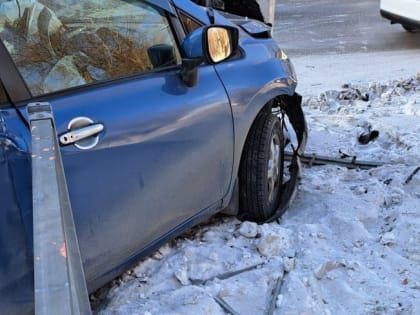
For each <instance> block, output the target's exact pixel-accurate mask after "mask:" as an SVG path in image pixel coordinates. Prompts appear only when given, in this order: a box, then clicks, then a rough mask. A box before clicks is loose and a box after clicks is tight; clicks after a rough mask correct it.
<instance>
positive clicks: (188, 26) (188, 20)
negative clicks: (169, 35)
mask: <svg viewBox="0 0 420 315" xmlns="http://www.w3.org/2000/svg"><path fill="white" fill-rule="evenodd" d="M179 17H180V19H181V23H182V26H183V27H184V31H185V33H187V34H189V33H191V32H192V31H194V30H195V29H196V28H199V27H200V26H201V24H200V23H199V22H197V21H196V20H194V19H193V18H192V17H190V16H188V15H187V14H185V13H184V12H182V11H179Z"/></svg>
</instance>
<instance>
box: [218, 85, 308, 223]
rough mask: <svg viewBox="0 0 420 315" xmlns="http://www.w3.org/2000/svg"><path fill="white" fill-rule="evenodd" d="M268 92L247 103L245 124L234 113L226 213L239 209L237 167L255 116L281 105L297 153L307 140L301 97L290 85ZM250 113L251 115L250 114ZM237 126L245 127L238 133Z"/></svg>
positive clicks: (236, 211) (302, 148) (224, 205)
mask: <svg viewBox="0 0 420 315" xmlns="http://www.w3.org/2000/svg"><path fill="white" fill-rule="evenodd" d="M270 92H272V93H267V94H265V96H267V97H265V98H260V99H259V101H260V102H259V103H255V104H254V106H253V104H252V103H250V104H249V105H248V109H247V110H248V111H251V114H250V115H249V116H246V117H251V119H249V120H248V121H247V124H246V126H238V125H237V123H238V124H239V123H242V124H245V123H244V122H243V121H242V122H241V121H240V118H239V117H236V120H235V115H234V125H235V159H234V165H233V172H232V177H233V179H232V183H231V186H230V190H229V192H228V194H227V195H226V197H225V198H224V199H223V208H224V212H225V213H227V214H232V215H236V214H237V213H238V209H239V178H238V174H239V169H240V165H241V160H242V156H243V153H244V152H243V151H244V147H245V143H246V140H247V139H248V137H249V134H250V131H251V129H252V128H253V126H254V124H255V122H256V120H257V117H258V115H259V114H261V113H262V112H264V111H270V112H271V110H272V108H275V107H282V109H284V111H285V112H286V113H287V114H288V116H289V119H290V117H292V118H291V119H290V122H291V124H292V125H293V128H294V131H295V133H296V136H297V139H298V141H299V146H298V148H297V149H296V153H297V154H301V153H303V151H304V149H305V146H306V141H307V133H308V132H307V125H306V120H305V117H304V114H303V111H302V108H301V102H302V97H301V96H300V95H299V94H297V93H295V92H294V88H292V87H290V86H289V87H287V88H285V87H283V88H279V89H273V90H271V91H270ZM251 115H252V116H251ZM239 127H242V128H245V129H242V130H244V131H242V134H239V133H240V132H241V131H240V130H238V128H239Z"/></svg>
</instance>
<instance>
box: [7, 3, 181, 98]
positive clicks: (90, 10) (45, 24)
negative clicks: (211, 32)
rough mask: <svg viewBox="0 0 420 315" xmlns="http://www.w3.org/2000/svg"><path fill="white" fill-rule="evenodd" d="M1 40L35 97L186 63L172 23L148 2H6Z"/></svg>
mask: <svg viewBox="0 0 420 315" xmlns="http://www.w3.org/2000/svg"><path fill="white" fill-rule="evenodd" d="M0 38H1V39H2V41H3V43H4V44H5V46H6V47H7V49H8V51H9V53H10V55H11V56H12V58H13V60H14V61H15V63H16V65H17V67H18V69H19V71H20V73H21V75H22V77H23V78H24V80H25V82H26V84H27V86H28V87H29V89H30V91H31V93H32V95H34V96H37V95H41V94H46V93H51V92H55V91H58V90H63V89H68V88H71V87H75V86H81V85H85V84H89V83H93V82H97V81H104V80H110V79H113V78H118V77H122V76H126V75H131V74H136V73H142V72H147V71H151V70H153V69H156V68H161V67H167V66H172V65H176V64H179V63H180V56H179V52H178V48H177V45H176V41H175V39H174V37H173V34H172V31H171V28H170V25H169V22H168V19H167V18H166V16H165V15H164V13H163V12H161V11H160V10H159V9H157V8H155V7H153V6H151V5H150V4H147V3H145V2H143V1H122V0H101V1H99V0H84V1H75V0H62V1H58V0H44V1H43V0H38V1H31V0H25V1H23V0H20V1H19V0H15V1H6V2H4V1H1V2H0Z"/></svg>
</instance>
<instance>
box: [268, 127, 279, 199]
mask: <svg viewBox="0 0 420 315" xmlns="http://www.w3.org/2000/svg"><path fill="white" fill-rule="evenodd" d="M279 177H280V137H279V136H278V135H277V134H273V135H272V136H271V140H270V158H269V160H268V167H267V189H268V201H269V202H272V201H273V199H274V198H275V196H276V191H277V187H278V185H279Z"/></svg>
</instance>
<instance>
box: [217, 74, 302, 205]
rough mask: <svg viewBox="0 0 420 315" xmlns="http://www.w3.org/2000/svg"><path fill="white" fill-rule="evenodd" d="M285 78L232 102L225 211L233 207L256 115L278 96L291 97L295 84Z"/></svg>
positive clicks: (270, 105)
mask: <svg viewBox="0 0 420 315" xmlns="http://www.w3.org/2000/svg"><path fill="white" fill-rule="evenodd" d="M285 81H286V80H275V81H273V82H272V84H270V85H267V86H265V87H264V88H263V89H261V90H260V91H259V92H258V93H257V94H256V95H255V96H254V97H253V98H252V99H251V101H250V102H249V103H248V104H246V105H243V104H233V105H232V114H233V124H234V133H235V148H234V162H233V167H232V181H231V184H230V188H229V191H228V193H227V194H226V196H225V197H224V198H223V203H222V207H223V208H225V210H226V211H225V212H227V213H233V212H234V210H229V209H230V208H235V207H236V206H235V205H234V203H235V201H234V199H235V193H234V192H235V191H237V187H235V186H237V177H238V172H239V167H240V162H241V159H242V154H243V150H244V147H245V142H246V139H247V138H248V135H249V132H250V131H251V128H252V126H253V125H254V123H255V120H256V118H257V116H258V115H259V114H260V113H261V112H263V111H265V110H271V107H272V106H273V103H274V102H275V100H276V99H277V98H279V97H292V96H293V95H294V89H295V86H292V85H289V82H287V81H286V82H285Z"/></svg>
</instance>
